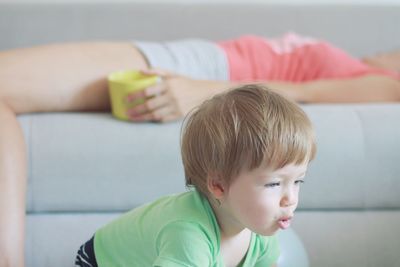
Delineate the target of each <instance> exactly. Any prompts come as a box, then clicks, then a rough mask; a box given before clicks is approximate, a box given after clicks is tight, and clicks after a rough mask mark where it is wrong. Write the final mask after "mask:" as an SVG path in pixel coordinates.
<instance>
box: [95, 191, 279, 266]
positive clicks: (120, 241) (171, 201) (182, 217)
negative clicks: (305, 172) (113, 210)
mask: <svg viewBox="0 0 400 267" xmlns="http://www.w3.org/2000/svg"><path fill="white" fill-rule="evenodd" d="M94 250H95V255H96V260H97V263H98V265H99V267H128V266H129V267H134V266H138V267H145V266H161V267H175V266H190V267H193V266H200V267H208V266H210V267H218V266H221V267H222V266H224V264H223V260H222V256H221V255H220V231H219V227H218V223H217V220H216V218H215V215H214V212H213V210H212V208H211V206H210V204H209V202H208V200H207V199H206V198H205V197H203V196H202V195H201V194H200V193H198V192H197V191H189V192H186V193H182V194H179V195H172V196H166V197H163V198H160V199H158V200H156V201H154V202H152V203H150V204H147V205H144V206H141V207H138V208H136V209H134V210H132V211H130V212H128V213H126V214H124V215H123V216H121V217H120V218H118V219H117V220H115V221H113V222H111V223H109V224H108V225H106V226H104V227H103V228H101V229H99V230H98V231H97V232H96V234H95V237H94ZM278 256H279V247H278V242H277V240H276V237H274V236H272V237H263V236H260V235H257V234H254V233H253V234H252V237H251V241H250V246H249V249H248V251H247V254H246V257H245V259H244V260H243V261H242V263H241V265H240V266H243V267H249V266H260V267H261V266H262V267H268V266H270V265H271V264H273V263H275V262H276V261H277V259H278Z"/></svg>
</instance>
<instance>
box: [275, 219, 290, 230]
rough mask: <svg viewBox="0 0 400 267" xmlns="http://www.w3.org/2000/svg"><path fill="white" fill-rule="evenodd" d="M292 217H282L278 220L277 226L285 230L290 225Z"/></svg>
mask: <svg viewBox="0 0 400 267" xmlns="http://www.w3.org/2000/svg"><path fill="white" fill-rule="evenodd" d="M291 220H292V217H282V218H280V219H279V220H278V225H279V228H280V229H282V230H285V229H287V228H289V227H290V222H291Z"/></svg>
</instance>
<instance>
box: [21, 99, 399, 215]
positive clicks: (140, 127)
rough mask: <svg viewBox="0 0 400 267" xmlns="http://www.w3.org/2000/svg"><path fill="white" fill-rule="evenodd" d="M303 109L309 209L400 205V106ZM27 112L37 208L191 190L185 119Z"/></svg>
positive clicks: (125, 205)
mask: <svg viewBox="0 0 400 267" xmlns="http://www.w3.org/2000/svg"><path fill="white" fill-rule="evenodd" d="M303 108H304V110H305V111H306V112H307V114H308V115H309V116H310V118H311V120H312V122H313V124H314V127H315V130H316V135H317V143H318V153H317V157H316V159H315V160H314V161H313V162H312V163H311V165H310V168H309V171H308V174H307V177H306V183H305V184H304V186H303V191H302V194H301V204H300V209H337V208H341V209H346V208H347V209H379V208H386V209H387V208H400V195H399V194H398V192H399V191H400V179H398V174H399V173H400V164H399V159H400V142H399V136H400V123H396V122H397V121H398V118H399V117H400V105H398V104H365V105H304V106H303ZM19 119H20V121H21V123H22V125H23V129H24V132H25V136H26V142H27V144H28V149H29V181H28V183H29V186H28V198H27V204H28V211H30V212H37V211H120V210H127V209H131V208H133V207H136V206H138V205H140V204H142V203H144V202H148V201H151V200H154V199H155V198H157V197H160V196H162V195H165V194H170V193H176V192H181V191H183V190H185V186H184V174H183V167H182V163H181V158H180V148H179V137H180V127H181V122H180V121H178V122H173V123H167V124H156V123H141V124H133V123H129V122H122V121H118V120H115V119H114V118H112V117H111V115H109V114H106V113H55V114H32V115H23V116H20V117H19ZM121 185H122V186H121Z"/></svg>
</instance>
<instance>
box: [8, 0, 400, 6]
mask: <svg viewBox="0 0 400 267" xmlns="http://www.w3.org/2000/svg"><path fill="white" fill-rule="evenodd" d="M77 2H80V3H94V4H95V3H113V2H138V3H154V2H163V3H208V4H210V3H216V4H218V3H265V4H289V5H291V4H321V5H325V4H327V5H329V4H360V5H400V0H0V3H21V4H23V3H77Z"/></svg>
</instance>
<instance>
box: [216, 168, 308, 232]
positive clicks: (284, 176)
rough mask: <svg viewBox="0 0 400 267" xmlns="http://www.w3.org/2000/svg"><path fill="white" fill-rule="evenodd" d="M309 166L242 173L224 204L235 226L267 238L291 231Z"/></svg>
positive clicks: (261, 169) (262, 169)
mask: <svg viewBox="0 0 400 267" xmlns="http://www.w3.org/2000/svg"><path fill="white" fill-rule="evenodd" d="M307 165H308V164H306V163H305V164H301V165H294V164H288V165H286V166H284V167H283V168H281V169H277V170H273V171H271V170H269V169H268V168H266V167H265V166H260V167H258V168H256V169H253V170H251V171H244V172H241V173H240V174H239V175H238V177H237V178H236V179H235V180H234V182H233V183H232V184H231V185H230V186H229V188H227V191H226V193H225V197H224V200H223V201H224V206H225V205H226V208H227V209H228V214H229V215H228V216H229V217H230V218H229V219H228V220H229V221H230V223H231V224H232V226H234V227H238V228H239V229H240V228H248V229H250V230H251V231H253V232H255V233H258V234H260V235H266V236H268V235H273V234H274V233H275V232H276V231H277V230H278V229H286V228H288V227H289V226H290V219H291V218H292V217H293V214H294V211H295V209H296V207H297V204H298V196H299V190H300V184H301V183H302V182H303V179H304V175H305V172H306V170H307Z"/></svg>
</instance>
